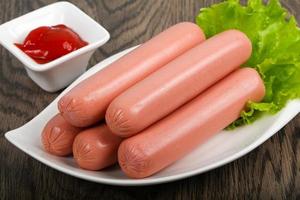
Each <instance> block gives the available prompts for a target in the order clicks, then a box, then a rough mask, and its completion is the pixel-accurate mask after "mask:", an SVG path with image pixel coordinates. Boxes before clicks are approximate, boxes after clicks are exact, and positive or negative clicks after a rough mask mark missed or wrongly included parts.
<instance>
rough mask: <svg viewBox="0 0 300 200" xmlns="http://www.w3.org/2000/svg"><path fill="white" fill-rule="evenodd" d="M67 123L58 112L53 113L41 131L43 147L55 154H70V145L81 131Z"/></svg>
mask: <svg viewBox="0 0 300 200" xmlns="http://www.w3.org/2000/svg"><path fill="white" fill-rule="evenodd" d="M81 130H82V129H81V128H76V127H74V126H72V125H71V124H69V123H68V122H67V121H66V120H65V119H64V118H63V117H62V116H61V115H60V114H57V115H55V116H54V117H53V118H52V119H50V120H49V122H48V123H47V124H46V126H45V128H44V129H43V131H42V137H41V140H42V144H43V147H44V149H45V150H46V151H47V152H49V153H51V154H53V155H57V156H67V155H70V154H72V145H73V141H74V139H75V137H76V135H77V134H78V133H79V132H80V131H81Z"/></svg>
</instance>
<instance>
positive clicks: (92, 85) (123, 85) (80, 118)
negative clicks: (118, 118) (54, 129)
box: [58, 22, 205, 127]
mask: <svg viewBox="0 0 300 200" xmlns="http://www.w3.org/2000/svg"><path fill="white" fill-rule="evenodd" d="M204 39H205V35H204V33H203V32H202V30H201V29H200V28H199V27H198V26H197V25H196V24H193V23H189V22H183V23H179V24H176V25H174V26H172V27H171V28H168V29H167V30H165V31H163V32H162V33H160V34H158V35H157V36H155V37H153V38H152V39H150V40H149V41H148V42H146V43H144V44H142V45H141V46H139V47H138V48H136V49H135V50H133V51H132V52H130V53H128V54H127V55H125V56H123V57H121V58H120V59H118V60H117V61H115V62H114V63H112V64H110V65H109V66H108V67H106V68H104V69H103V70H101V71H99V72H98V73H96V74H94V75H93V76H91V77H89V78H88V79H86V80H84V81H82V82H81V83H80V84H78V85H77V86H75V87H74V88H73V89H72V90H71V91H69V92H68V93H67V94H66V95H64V96H63V97H62V98H61V99H60V101H59V102H58V109H59V111H60V112H61V113H62V115H63V117H64V118H65V119H66V120H67V121H68V122H70V123H71V124H72V125H74V126H78V127H86V126H89V125H92V124H95V123H96V122H98V121H100V120H101V119H103V118H104V115H105V111H106V109H107V107H108V105H109V103H110V102H111V101H112V100H113V99H114V98H115V97H116V96H117V95H119V94H120V93H121V92H123V91H124V90H126V89H127V88H129V87H130V86H132V85H133V84H135V83H137V82H138V81H140V80H142V79H144V78H145V77H146V76H148V75H149V74H151V73H152V72H154V71H155V70H157V69H159V68H160V67H162V66H164V65H165V64H167V63H168V62H170V61H171V60H173V59H174V58H175V57H177V56H179V55H181V54H182V53H184V52H185V51H187V50H189V49H190V48H192V47H194V46H195V45H197V44H199V43H200V42H202V41H203V40H204Z"/></svg>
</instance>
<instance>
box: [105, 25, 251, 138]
mask: <svg viewBox="0 0 300 200" xmlns="http://www.w3.org/2000/svg"><path fill="white" fill-rule="evenodd" d="M251 50H252V46H251V42H250V40H249V39H248V38H247V36H246V35H245V34H244V33H242V32H240V31H237V30H229V31H225V32H223V33H220V34H218V35H216V36H214V37H212V38H210V39H208V40H206V41H205V42H203V43H201V44H199V45H197V46H196V47H194V48H192V49H191V50H189V51H187V52H186V53H184V54H183V55H181V56H179V57H177V58H176V59H174V60H173V61H171V62H170V63H168V64H167V65H166V66H164V67H162V68H160V69H159V70H157V71H156V72H154V73H153V74H151V75H150V76H148V77H147V78H145V79H144V80H142V81H140V82H139V83H137V84H135V85H134V86H132V87H131V88H129V89H128V90H126V91H125V92H123V93H122V94H121V95H119V96H118V97H116V98H115V99H114V100H113V101H112V103H111V104H110V105H109V107H108V110H107V113H106V123H107V125H108V126H109V128H110V129H111V130H112V131H113V133H115V134H117V135H119V136H121V137H129V136H132V135H134V134H136V133H138V132H140V131H141V130H143V129H145V128H146V127H148V126H149V125H151V124H153V123H154V122H156V121H158V120H159V119H161V118H163V117H165V116H166V115H168V114H169V113H171V112H172V111H174V110H175V109H176V108H178V107H180V106H181V105H183V104H184V103H186V102H187V101H189V100H191V99H192V98H194V97H196V96H197V95H198V94H200V93H201V92H202V91H204V90H205V89H206V88H208V87H209V86H211V85H212V84H214V83H216V82H217V81H218V80H220V79H221V78H223V77H225V76H226V75H227V74H229V73H230V72H232V71H233V70H234V69H236V68H238V67H239V66H240V65H241V64H243V63H244V62H246V61H247V59H248V58H249V57H250V55H251Z"/></svg>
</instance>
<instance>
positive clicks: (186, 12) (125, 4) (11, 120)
mask: <svg viewBox="0 0 300 200" xmlns="http://www.w3.org/2000/svg"><path fill="white" fill-rule="evenodd" d="M52 2H54V0H35V1H31V0H10V1H7V0H0V8H1V10H2V11H1V12H0V24H1V23H4V22H6V21H9V20H10V19H13V18H15V17H17V16H21V15H23V14H25V13H27V12H29V11H32V10H34V9H37V8H39V7H41V6H44V5H47V4H50V3H52ZM71 2H73V3H74V4H75V5H77V6H78V7H79V8H81V9H82V10H84V11H85V12H86V13H87V14H88V15H90V16H92V17H93V18H94V19H95V20H97V21H98V22H100V23H101V24H103V25H104V27H106V28H107V29H108V31H109V32H110V33H111V40H110V41H109V42H108V43H107V44H106V45H104V46H103V47H102V48H100V49H99V50H97V51H96V53H95V54H94V56H93V58H92V59H91V62H90V64H89V66H93V65H94V64H96V63H97V62H99V61H101V60H102V59H103V58H106V57H108V56H110V55H112V54H114V53H116V52H119V51H121V50H123V49H126V48H128V47H131V46H134V45H136V44H139V43H141V42H144V41H146V40H148V39H149V38H151V37H152V36H153V35H155V34H157V33H159V32H161V31H162V30H164V29H165V28H167V27H168V26H170V25H172V24H175V23H176V22H180V21H184V20H187V21H193V20H194V17H195V15H196V14H197V12H198V10H199V9H200V8H201V7H204V6H208V5H211V4H213V3H216V2H219V0H147V1H146V0H127V1H124V0H102V1H96V0H95V1H93V0H86V1H81V0H73V1H71ZM282 3H283V5H284V6H285V7H286V8H288V9H289V10H290V12H292V13H293V14H294V15H296V18H297V20H298V21H300V1H298V0H283V1H282ZM0 56H1V59H0V67H1V71H0V121H1V125H0V199H1V200H4V199H122V200H123V199H124V200H126V199H128V200H129V199H178V200H181V199H182V200H185V199H300V116H299V115H298V116H297V117H296V118H295V119H294V120H293V121H291V122H290V123H289V124H288V125H287V126H286V127H284V128H283V129H282V130H280V131H279V132H278V133H277V134H276V135H274V136H273V137H272V138H271V139H269V140H268V141H267V142H265V143H264V144H263V145H261V146H260V147H258V148H257V149H256V150H254V151H252V152H251V153H249V154H248V155H246V156H244V157H243V158H241V159H238V160H237V161H234V162H232V163H230V164H228V165H226V166H224V167H221V168H218V169H215V170H212V171H210V172H207V173H205V174H201V175H198V176H194V177H191V178H187V179H184V180H180V181H176V182H172V183H167V184H161V185H156V186H147V187H116V186H108V185H102V184H96V183H92V182H87V181H84V180H80V179H77V178H74V177H71V176H68V175H65V174H63V173H60V172H58V171H56V170H53V169H51V168H49V167H47V166H45V165H43V164H41V163H39V162H37V161H35V160H34V159H32V158H31V157H29V156H27V155H26V154H25V153H23V152H21V151H20V150H18V149H17V148H15V147H14V146H13V145H12V144H10V143H9V142H7V141H6V140H5V139H4V133H5V132H6V131H8V130H10V129H14V128H16V127H19V126H21V125H22V124H24V123H25V122H27V121H28V120H30V119H31V118H33V117H34V116H35V115H37V114H38V113H39V112H40V111H41V110H43V108H45V107H46V106H47V105H48V104H49V103H50V102H51V101H52V100H53V99H54V98H55V97H56V96H57V95H58V93H54V94H50V93H47V92H44V91H43V90H41V89H40V88H39V87H38V86H36V85H35V84H34V83H33V82H32V81H31V80H30V79H29V78H28V76H27V75H26V73H25V70H24V68H23V66H22V64H21V63H20V62H19V61H17V60H16V59H15V58H14V57H13V56H12V55H11V54H10V53H9V52H8V51H6V50H5V49H4V48H2V47H1V48H0Z"/></svg>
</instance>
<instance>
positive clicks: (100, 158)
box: [73, 124, 121, 170]
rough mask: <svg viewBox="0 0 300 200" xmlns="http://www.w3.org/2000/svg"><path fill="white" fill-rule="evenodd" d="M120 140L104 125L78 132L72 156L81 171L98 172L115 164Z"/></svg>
mask: <svg viewBox="0 0 300 200" xmlns="http://www.w3.org/2000/svg"><path fill="white" fill-rule="evenodd" d="M120 143H121V138H119V137H117V136H115V135H114V134H112V133H111V132H110V130H109V129H108V127H107V126H106V125H104V124H102V125H98V126H95V127H92V128H89V129H86V130H84V131H82V132H80V133H79V134H78V135H77V137H76V138H75V140H74V144H73V155H74V159H75V161H76V163H77V164H78V165H79V166H80V167H81V168H83V169H88V170H100V169H103V168H105V167H108V166H110V165H112V164H114V163H116V162H117V151H118V147H119V144H120Z"/></svg>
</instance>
